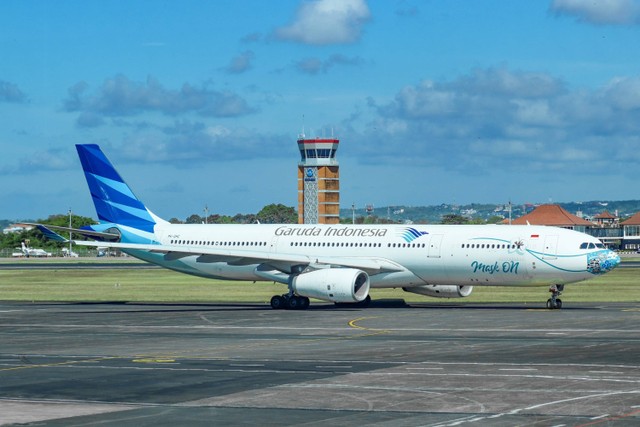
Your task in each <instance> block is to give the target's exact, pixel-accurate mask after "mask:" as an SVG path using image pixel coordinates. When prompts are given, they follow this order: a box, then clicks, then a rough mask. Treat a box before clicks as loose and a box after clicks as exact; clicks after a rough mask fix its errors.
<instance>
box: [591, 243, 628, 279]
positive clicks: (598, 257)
mask: <svg viewBox="0 0 640 427" xmlns="http://www.w3.org/2000/svg"><path fill="white" fill-rule="evenodd" d="M587 260H588V261H587V271H589V272H590V273H593V274H604V273H608V272H610V271H611V270H613V269H614V268H616V267H617V266H618V264H620V255H618V254H617V253H615V252H614V251H612V250H609V249H606V250H603V251H598V252H594V253H592V254H589V256H588V257H587Z"/></svg>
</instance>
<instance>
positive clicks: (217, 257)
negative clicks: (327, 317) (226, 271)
mask: <svg viewBox="0 0 640 427" xmlns="http://www.w3.org/2000/svg"><path fill="white" fill-rule="evenodd" d="M74 243H75V244H76V245H80V246H94V247H98V246H100V247H103V246H109V247H110V248H116V249H133V250H143V251H149V252H153V253H159V254H164V257H165V259H166V260H178V259H180V258H186V257H189V256H197V257H198V258H197V262H202V263H212V262H225V263H227V264H230V265H251V264H269V265H271V266H273V267H274V268H275V269H278V270H285V268H282V267H291V266H294V265H328V266H335V267H350V268H357V269H360V270H363V271H365V272H367V273H368V274H378V273H383V272H393V271H404V270H405V268H404V267H402V266H400V265H399V264H396V263H394V262H391V261H389V260H387V259H384V258H369V257H367V258H365V257H332V256H308V255H300V254H293V253H291V254H286V253H277V254H273V253H269V252H265V251H254V250H240V249H222V248H205V247H184V246H173V245H153V244H140V243H107V244H105V242H95V241H84V240H76V241H74Z"/></svg>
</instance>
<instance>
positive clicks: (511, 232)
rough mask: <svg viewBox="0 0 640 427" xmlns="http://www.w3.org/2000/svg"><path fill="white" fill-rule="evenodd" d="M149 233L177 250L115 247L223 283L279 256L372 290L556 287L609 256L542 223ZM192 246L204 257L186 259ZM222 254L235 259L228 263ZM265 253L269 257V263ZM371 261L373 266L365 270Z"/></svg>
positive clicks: (591, 242) (587, 240) (284, 265)
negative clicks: (346, 271)
mask: <svg viewBox="0 0 640 427" xmlns="http://www.w3.org/2000/svg"><path fill="white" fill-rule="evenodd" d="M154 231H155V232H154V234H155V242H154V243H157V244H159V245H161V246H162V247H163V248H170V249H171V248H173V249H174V250H175V253H178V254H179V253H180V252H181V251H184V253H183V254H182V255H178V256H172V253H171V251H169V253H167V252H164V253H154V252H149V251H142V250H137V249H126V250H125V251H126V252H128V253H130V254H131V255H133V256H136V257H138V258H141V259H144V260H146V261H149V262H153V263H155V264H158V265H161V266H163V267H167V268H170V269H173V270H177V271H181V272H185V273H189V274H194V275H198V276H202V277H211V278H221V279H233V280H252V281H258V280H267V279H265V276H264V275H260V274H256V268H257V267H258V266H259V265H264V264H270V265H271V266H273V268H274V269H275V270H279V271H282V272H285V273H288V272H289V271H287V270H288V269H289V268H290V267H291V265H293V264H295V262H294V261H283V259H285V260H288V259H289V257H290V258H291V259H292V260H295V259H298V258H300V259H301V261H300V263H299V264H301V265H310V266H313V265H314V264H316V263H317V264H323V265H325V266H326V265H331V264H333V261H332V260H335V265H336V266H353V267H354V268H361V269H363V270H365V271H368V274H369V276H370V280H371V287H377V288H385V287H412V286H422V285H425V284H429V285H434V284H436V285H472V286H480V285H486V286H495V285H503V286H533V285H551V284H558V283H563V284H564V283H571V282H577V281H581V280H585V279H588V278H591V277H593V276H594V275H596V274H599V273H601V272H605V271H608V270H605V271H601V270H599V267H598V265H596V266H595V267H594V263H596V264H597V263H599V262H601V260H606V259H609V260H613V261H611V262H612V263H613V264H615V265H617V263H618V262H619V258H617V255H615V254H614V253H613V252H612V251H609V250H607V249H604V247H603V246H602V244H601V242H600V241H599V240H597V239H595V238H593V237H591V236H589V235H586V234H584V233H580V232H576V231H572V230H567V229H563V228H557V227H545V226H515V225H411V226H405V225H339V224H336V225H295V224H287V225H260V224H255V225H204V224H197V225H174V224H166V223H164V224H156V226H155V230H154ZM149 243H151V242H149ZM200 250H201V251H202V252H203V254H204V255H195V254H197V253H198V252H199V251H200ZM185 253H186V254H185ZM216 253H220V254H222V255H224V258H219V257H217V256H216ZM245 253H246V254H247V259H248V260H252V259H255V258H256V257H258V258H259V257H264V259H265V260H267V261H261V262H258V261H247V260H246V259H244V258H243V256H242V254H245ZM230 256H237V262H234V261H233V260H231V261H230V258H229V257H230ZM272 256H273V258H274V259H276V260H275V261H273V262H272V263H270V262H269V261H268V259H269V258H270V257H272ZM615 258H617V261H615ZM594 260H596V261H594ZM371 263H374V264H378V265H381V266H383V268H380V269H379V270H376V269H375V268H369V269H367V266H368V265H369V264H371ZM615 265H614V266H615ZM385 266H386V267H388V268H384V267H385Z"/></svg>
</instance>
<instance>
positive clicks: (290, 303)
mask: <svg viewBox="0 0 640 427" xmlns="http://www.w3.org/2000/svg"><path fill="white" fill-rule="evenodd" d="M301 305H302V304H301V301H300V297H298V296H296V295H292V296H290V297H289V299H288V300H287V308H288V309H289V310H297V309H299V308H300V306H301Z"/></svg>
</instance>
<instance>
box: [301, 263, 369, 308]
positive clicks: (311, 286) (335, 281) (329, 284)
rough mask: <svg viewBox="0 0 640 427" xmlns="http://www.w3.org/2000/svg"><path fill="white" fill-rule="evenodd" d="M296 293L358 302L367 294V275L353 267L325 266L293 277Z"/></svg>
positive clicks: (318, 297) (330, 299)
mask: <svg viewBox="0 0 640 427" xmlns="http://www.w3.org/2000/svg"><path fill="white" fill-rule="evenodd" d="M292 287H293V291H294V292H295V293H297V294H298V295H301V296H305V297H309V298H317V299H321V300H323V301H330V302H360V301H363V300H364V299H365V298H366V297H367V295H369V275H368V274H367V273H365V272H364V271H362V270H356V269H355V268H326V269H322V270H316V271H311V272H309V273H302V274H300V275H298V276H296V277H294V278H293V281H292Z"/></svg>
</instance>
